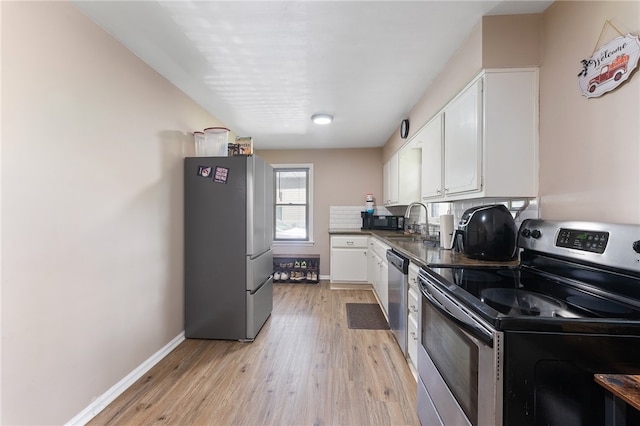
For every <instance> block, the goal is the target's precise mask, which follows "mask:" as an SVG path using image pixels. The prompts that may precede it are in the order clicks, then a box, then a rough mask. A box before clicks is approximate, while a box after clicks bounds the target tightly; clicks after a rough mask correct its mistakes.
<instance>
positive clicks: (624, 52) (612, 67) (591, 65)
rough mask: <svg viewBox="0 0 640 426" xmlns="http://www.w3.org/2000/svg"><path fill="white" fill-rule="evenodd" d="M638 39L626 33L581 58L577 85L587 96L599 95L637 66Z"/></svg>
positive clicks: (639, 51) (639, 49) (613, 86)
mask: <svg viewBox="0 0 640 426" xmlns="http://www.w3.org/2000/svg"><path fill="white" fill-rule="evenodd" d="M638 58H640V40H639V39H638V36H632V35H631V34H627V35H626V36H620V37H617V38H615V39H614V40H612V41H610V42H609V43H607V44H606V45H604V46H602V47H601V48H600V49H598V50H597V51H596V52H595V53H594V54H593V56H592V57H591V58H590V59H583V60H582V61H581V62H582V67H583V68H582V71H581V72H580V74H578V84H579V86H580V91H581V92H582V94H583V95H584V96H586V97H588V98H594V97H598V96H601V95H603V94H605V93H607V92H610V91H611V90H613V89H615V88H616V87H618V86H619V85H620V84H622V83H623V82H624V81H626V80H627V79H628V78H629V76H630V75H631V72H632V71H633V70H634V69H635V68H636V67H637V66H638Z"/></svg>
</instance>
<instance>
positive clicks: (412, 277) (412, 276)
mask: <svg viewBox="0 0 640 426" xmlns="http://www.w3.org/2000/svg"><path fill="white" fill-rule="evenodd" d="M419 272H420V267H419V266H418V265H416V264H415V263H413V262H411V263H409V277H408V280H409V288H413V289H415V291H419V288H420V286H419V285H418V273H419Z"/></svg>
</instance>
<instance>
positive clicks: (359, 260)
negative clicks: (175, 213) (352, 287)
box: [331, 248, 367, 283]
mask: <svg viewBox="0 0 640 426" xmlns="http://www.w3.org/2000/svg"><path fill="white" fill-rule="evenodd" d="M336 281H348V282H362V283H366V282H367V249H366V248H355V249H352V248H332V249H331V282H336Z"/></svg>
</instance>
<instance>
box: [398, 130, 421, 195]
mask: <svg viewBox="0 0 640 426" xmlns="http://www.w3.org/2000/svg"><path fill="white" fill-rule="evenodd" d="M421 166H422V141H421V140H420V139H419V138H416V137H415V136H414V137H413V138H412V139H411V141H410V142H409V143H407V144H406V145H405V146H403V147H402V148H401V149H400V151H399V152H398V204H401V205H408V204H411V203H413V202H414V201H420V183H421V175H422V170H421V168H422V167H421Z"/></svg>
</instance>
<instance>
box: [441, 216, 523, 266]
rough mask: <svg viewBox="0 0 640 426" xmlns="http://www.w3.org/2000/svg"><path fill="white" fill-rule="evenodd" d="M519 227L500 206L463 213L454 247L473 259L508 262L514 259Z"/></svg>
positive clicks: (455, 236)
mask: <svg viewBox="0 0 640 426" xmlns="http://www.w3.org/2000/svg"><path fill="white" fill-rule="evenodd" d="M517 236H518V227H517V226H516V222H515V220H513V216H511V213H510V212H509V210H508V209H507V208H506V207H505V206H503V205H502V204H497V205H490V206H478V207H472V208H470V209H467V210H465V212H464V213H463V214H462V217H461V218H460V222H459V223H458V229H457V230H456V232H455V235H454V245H455V247H456V248H457V249H458V250H459V251H460V252H462V253H464V254H466V255H467V256H469V257H470V258H472V259H479V260H497V261H507V260H513V259H514V258H515V257H516V251H517V246H516V242H517Z"/></svg>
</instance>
